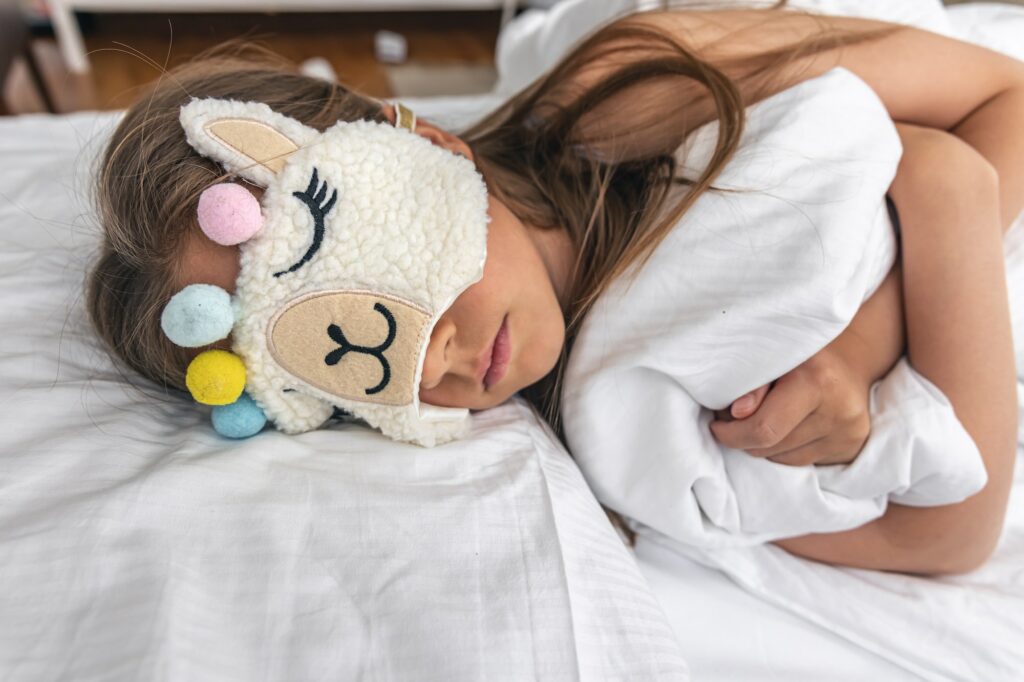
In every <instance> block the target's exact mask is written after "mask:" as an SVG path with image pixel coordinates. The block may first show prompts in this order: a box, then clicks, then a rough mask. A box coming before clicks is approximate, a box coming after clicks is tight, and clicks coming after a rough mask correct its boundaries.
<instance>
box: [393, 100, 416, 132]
mask: <svg viewBox="0 0 1024 682" xmlns="http://www.w3.org/2000/svg"><path fill="white" fill-rule="evenodd" d="M395 127H396V128H406V129H408V130H409V132H416V114H415V113H413V111H412V109H409V108H408V107H406V106H405V105H404V104H402V103H401V102H395Z"/></svg>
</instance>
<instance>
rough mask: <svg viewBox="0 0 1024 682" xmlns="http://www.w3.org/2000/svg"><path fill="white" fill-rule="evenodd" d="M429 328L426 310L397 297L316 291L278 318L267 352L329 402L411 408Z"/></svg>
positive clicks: (273, 321)
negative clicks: (334, 399)
mask: <svg viewBox="0 0 1024 682" xmlns="http://www.w3.org/2000/svg"><path fill="white" fill-rule="evenodd" d="M429 322H430V315H429V314H427V312H426V311H424V310H422V309H420V308H418V307H416V306H414V305H411V304H409V303H407V302H404V301H401V300H399V299H397V298H392V297H389V296H382V295H380V294H374V293H370V292H365V291H326V292H317V293H315V294H309V295H306V296H302V297H299V298H297V299H294V300H292V301H289V302H288V303H286V304H285V306H284V307H283V308H282V309H281V310H280V311H278V313H277V314H275V316H274V317H273V318H272V319H271V320H270V324H268V325H267V346H268V347H269V349H270V354H271V355H272V356H273V358H274V360H276V361H277V363H278V364H279V365H280V366H281V367H282V369H284V370H285V371H287V372H288V373H290V374H292V375H293V376H295V377H296V378H297V379H300V380H302V381H304V382H306V383H308V384H310V385H311V386H315V387H316V388H318V389H320V390H322V391H326V392H327V393H330V394H331V395H334V396H337V397H339V398H346V399H349V400H359V401H363V402H370V403H377V404H381V405H408V404H409V403H411V402H412V401H413V391H414V390H415V389H416V388H417V387H416V386H415V379H416V369H417V366H418V360H419V355H420V348H421V346H422V344H423V341H424V338H425V336H426V331H427V325H428V324H429Z"/></svg>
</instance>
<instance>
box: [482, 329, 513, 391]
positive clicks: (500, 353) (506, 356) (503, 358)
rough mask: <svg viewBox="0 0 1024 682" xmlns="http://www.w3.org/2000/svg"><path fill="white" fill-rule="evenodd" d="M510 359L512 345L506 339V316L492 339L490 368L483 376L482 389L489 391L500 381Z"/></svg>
mask: <svg viewBox="0 0 1024 682" xmlns="http://www.w3.org/2000/svg"><path fill="white" fill-rule="evenodd" d="M511 358H512V343H511V341H510V340H509V338H508V315H505V318H504V319H503V320H502V321H501V327H500V328H499V329H498V334H497V336H495V337H494V346H493V348H492V350H491V366H490V367H488V368H487V374H486V375H484V388H485V389H486V390H490V388H491V386H494V384H496V383H498V382H499V381H501V379H502V377H504V376H505V372H507V371H508V363H509V360H510V359H511Z"/></svg>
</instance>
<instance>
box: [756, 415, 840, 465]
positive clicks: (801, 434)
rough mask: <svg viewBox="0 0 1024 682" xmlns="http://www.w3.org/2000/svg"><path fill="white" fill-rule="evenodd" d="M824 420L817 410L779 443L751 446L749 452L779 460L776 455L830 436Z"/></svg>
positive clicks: (774, 460)
mask: <svg viewBox="0 0 1024 682" xmlns="http://www.w3.org/2000/svg"><path fill="white" fill-rule="evenodd" d="M822 421H823V420H822V419H821V416H820V415H819V414H818V413H817V412H815V413H813V414H809V415H807V418H806V419H804V420H803V421H802V422H800V424H799V425H797V427H796V428H795V429H793V430H792V431H791V432H790V433H789V435H788V436H786V437H785V438H783V439H782V442H780V443H779V444H778V445H774V446H772V447H770V448H750V449H748V450H747V452H748V453H750V454H751V455H753V456H754V457H767V458H768V459H770V460H772V461H773V462H777V461H778V460H777V459H775V458H776V457H780V456H782V455H784V454H788V453H790V452H792V451H795V450H799V449H800V448H802V447H803V446H805V445H809V444H810V443H813V442H815V441H820V440H821V439H822V438H825V437H826V436H828V435H829V433H830V432H829V430H828V427H827V425H826V424H823V423H822ZM822 456H824V455H822ZM784 463H785V462H784Z"/></svg>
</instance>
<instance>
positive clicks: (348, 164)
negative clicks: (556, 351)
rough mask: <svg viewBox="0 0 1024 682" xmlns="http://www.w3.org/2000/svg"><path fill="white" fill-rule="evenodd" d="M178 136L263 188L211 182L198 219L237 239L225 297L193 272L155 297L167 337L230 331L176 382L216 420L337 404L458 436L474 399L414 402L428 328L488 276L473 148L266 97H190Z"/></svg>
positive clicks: (291, 413)
mask: <svg viewBox="0 0 1024 682" xmlns="http://www.w3.org/2000/svg"><path fill="white" fill-rule="evenodd" d="M180 121H181V125H182V127H183V128H184V130H185V135H186V138H187V140H188V143H189V144H190V145H191V146H192V147H193V148H194V149H195V150H196V151H197V152H199V153H200V154H202V155H203V156H206V157H208V158H210V159H212V160H214V161H217V162H218V163H220V164H221V165H222V166H223V167H224V168H225V169H226V170H227V171H228V172H230V173H233V174H235V175H237V176H239V177H241V178H243V179H245V180H248V181H250V182H252V183H255V184H256V185H259V186H262V187H264V188H265V192H264V194H263V197H262V199H261V200H257V199H256V197H255V196H254V195H253V194H251V193H250V192H249V191H248V190H247V189H246V188H245V187H244V186H243V185H241V184H234V183H222V184H218V185H214V186H212V187H210V188H207V189H206V190H205V191H204V192H203V194H202V195H201V197H200V200H199V208H198V213H199V216H198V217H199V224H200V226H201V227H202V229H203V231H204V233H206V235H207V236H208V237H210V238H211V239H212V240H214V241H216V242H218V243H221V244H227V245H232V244H238V245H239V250H240V264H241V269H240V272H239V275H238V279H237V280H236V287H235V293H234V295H233V296H232V295H229V294H228V292H226V291H224V290H223V289H220V288H219V287H215V286H213V285H209V284H193V285H189V286H188V287H185V288H184V289H183V290H182V291H180V292H179V293H178V294H176V295H175V296H174V297H173V298H172V299H171V300H170V302H169V303H168V304H167V307H166V308H165V309H164V312H163V316H162V319H161V324H162V327H163V329H164V332H165V333H166V334H167V336H168V337H169V338H170V339H171V340H172V341H173V342H174V343H176V344H178V345H182V346H188V347H198V346H203V345H208V344H212V343H215V342H216V341H218V340H221V339H224V338H226V337H227V336H228V335H229V334H230V335H231V337H232V351H233V352H227V351H223V350H208V351H205V352H203V353H200V354H199V355H198V356H197V357H196V358H195V359H194V360H193V362H192V363H191V364H190V365H189V368H188V372H187V374H186V384H187V385H188V388H189V391H190V392H191V393H192V396H193V397H194V398H195V399H196V400H197V401H199V402H201V403H205V404H209V405H214V406H215V407H214V408H213V423H214V427H215V428H216V429H217V431H218V432H220V433H222V434H224V435H227V436H231V437H245V436H248V435H252V434H253V433H256V432H258V431H259V430H260V429H261V428H262V427H263V425H264V423H265V422H266V420H268V419H269V420H270V421H272V422H273V424H274V426H275V427H276V428H277V429H279V430H281V431H284V432H286V433H300V432H303V431H308V430H311V429H315V428H317V427H319V426H320V425H322V424H323V423H324V422H325V421H327V420H328V419H329V418H330V417H331V416H332V415H333V414H334V413H335V408H340V409H342V410H345V411H347V412H350V413H352V414H353V415H354V416H356V417H358V418H360V419H363V420H364V421H366V422H367V423H368V424H369V425H370V426H373V427H375V428H377V429H379V430H380V431H381V432H382V433H384V434H385V435H387V436H389V437H391V438H393V439H396V440H403V441H408V442H413V443H418V444H420V445H423V446H428V447H429V446H433V445H436V444H440V443H444V442H446V441H449V440H453V439H455V438H458V437H459V436H461V435H463V434H464V433H465V432H466V430H467V428H468V422H469V411H468V410H466V409H462V408H459V409H456V408H448V407H438V406H432V405H427V404H424V403H421V402H420V401H419V385H420V379H421V376H422V372H423V361H424V358H425V356H426V351H427V346H428V344H429V342H430V335H431V332H432V330H433V328H434V325H435V323H436V322H437V320H438V319H439V318H440V316H441V315H442V313H444V311H445V310H446V309H447V308H448V307H449V306H450V305H451V304H452V302H454V300H455V298H456V297H457V296H458V295H459V294H460V293H461V292H462V291H464V290H465V289H466V288H467V287H469V286H470V285H471V284H473V283H474V282H476V281H478V280H479V279H480V278H481V277H482V276H483V268H484V261H485V258H486V255H487V223H488V222H489V220H490V218H489V216H488V214H487V189H486V186H485V184H484V180H483V177H482V176H481V175H480V173H479V172H478V171H477V169H476V167H475V166H474V164H473V162H472V161H470V160H469V159H467V158H464V157H462V156H461V155H457V154H454V153H452V152H450V151H448V150H447V149H444V148H442V147H439V146H437V145H435V144H433V143H432V142H430V141H429V140H427V139H425V138H423V137H422V136H420V135H417V134H415V133H414V132H413V130H414V128H415V115H414V114H413V113H412V112H411V111H410V110H408V109H406V108H405V107H403V106H402V105H401V104H396V123H395V125H394V126H392V125H390V124H386V123H378V122H375V121H365V120H360V121H355V122H346V121H340V122H338V123H336V124H334V125H333V126H332V127H330V128H328V129H327V130H325V131H324V132H323V133H321V132H319V131H317V130H316V129H314V128H310V127H308V126H306V125H304V124H302V123H300V122H299V121H297V120H295V119H292V118H289V117H287V116H284V115H282V114H280V113H278V112H275V111H273V110H272V109H271V108H270V107H268V106H267V105H265V104H262V103H254V102H239V101H234V100H222V99H193V100H192V101H191V102H189V103H188V104H186V105H185V106H183V107H182V108H181V115H180Z"/></svg>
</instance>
